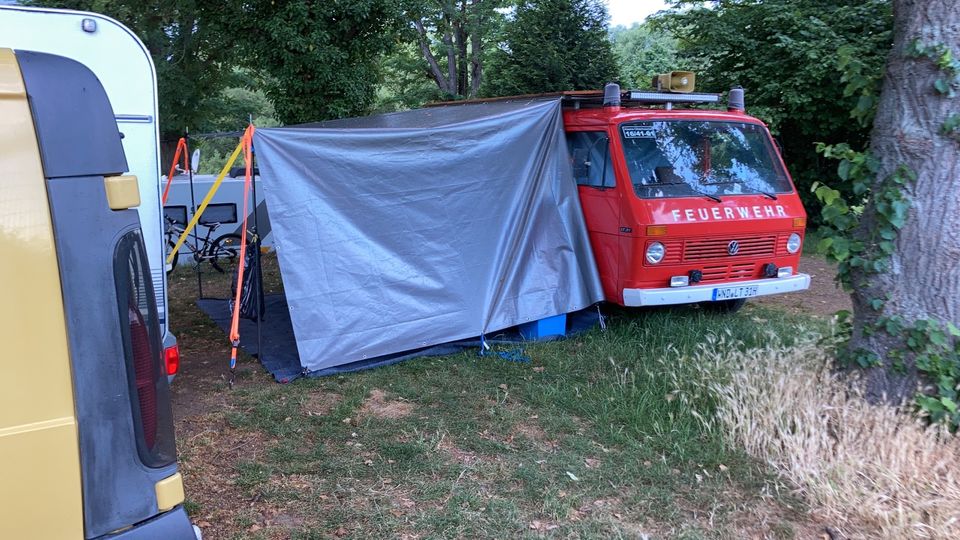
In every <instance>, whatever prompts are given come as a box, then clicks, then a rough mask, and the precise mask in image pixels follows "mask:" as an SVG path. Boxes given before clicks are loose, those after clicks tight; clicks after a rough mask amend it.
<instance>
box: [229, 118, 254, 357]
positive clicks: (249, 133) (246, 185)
mask: <svg viewBox="0 0 960 540" xmlns="http://www.w3.org/2000/svg"><path fill="white" fill-rule="evenodd" d="M253 131H254V128H253V124H250V125H249V126H248V127H247V130H246V131H245V132H244V133H243V139H241V140H240V146H242V147H243V162H244V165H245V166H246V170H245V172H244V177H243V226H242V227H241V229H240V260H239V262H238V263H237V264H238V266H237V288H236V293H235V295H234V298H233V319H232V320H231V322H230V344H231V346H232V348H231V350H230V369H231V370H233V369H234V368H236V367H237V347H239V346H240V295H241V294H242V293H243V271H244V269H245V268H244V267H245V265H246V261H247V218H248V214H249V209H248V208H249V198H250V184H251V182H252V178H253V175H252V166H253Z"/></svg>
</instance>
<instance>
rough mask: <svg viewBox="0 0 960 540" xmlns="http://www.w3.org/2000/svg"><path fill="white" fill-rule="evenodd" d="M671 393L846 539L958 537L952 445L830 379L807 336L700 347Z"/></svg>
mask: <svg viewBox="0 0 960 540" xmlns="http://www.w3.org/2000/svg"><path fill="white" fill-rule="evenodd" d="M685 362H691V363H692V364H693V365H694V366H696V368H697V369H698V370H699V371H700V373H701V375H702V376H701V377H698V378H696V380H690V379H689V378H686V379H685V380H676V381H675V384H676V385H677V389H678V394H679V395H680V397H681V399H685V400H687V401H689V402H690V403H691V406H694V407H700V408H701V409H703V408H705V407H704V404H706V403H709V408H710V409H711V411H710V412H709V413H707V412H705V411H704V410H701V411H700V413H701V418H702V420H703V422H704V424H705V425H707V427H708V428H710V429H718V430H720V432H721V433H723V434H724V437H726V438H727V440H728V442H729V443H730V444H732V445H735V446H738V447H740V448H743V449H744V450H745V451H746V452H747V453H748V454H750V455H751V456H754V457H755V458H757V459H760V460H762V461H764V462H766V463H768V464H769V465H770V466H771V467H772V468H773V469H774V470H775V471H776V472H777V473H778V474H779V475H780V476H781V478H783V479H784V480H785V481H786V482H787V483H788V484H789V485H791V486H792V487H793V488H795V489H796V491H797V494H798V495H799V496H801V497H802V498H803V499H804V500H805V501H807V503H808V504H809V505H810V508H811V511H812V512H813V513H814V514H815V516H816V517H817V518H818V519H819V520H821V521H823V522H824V523H825V524H829V525H831V526H833V527H834V528H835V529H836V530H838V531H839V532H840V533H841V534H842V535H843V536H844V537H846V538H851V539H855V538H898V539H899V538H931V539H940V538H943V539H957V538H960V438H958V437H957V436H954V435H951V434H949V433H947V432H946V431H945V430H943V429H940V428H937V427H929V426H926V425H925V424H924V423H923V422H922V421H920V420H918V419H917V418H916V416H915V415H914V414H913V413H912V412H911V411H900V410H896V409H894V408H891V407H885V406H873V405H870V404H868V403H867V402H866V401H864V400H863V399H861V397H860V395H859V394H858V392H856V391H855V390H851V388H853V387H855V386H856V385H850V384H846V383H845V382H844V381H841V380H839V379H838V377H837V376H836V375H835V374H834V373H832V372H831V370H830V369H829V366H830V365H831V358H830V357H829V351H828V350H825V347H823V346H822V345H821V344H820V343H819V342H818V340H817V337H816V336H812V335H803V333H802V332H800V337H798V338H797V339H796V341H795V342H794V343H793V344H791V345H785V344H783V343H782V342H781V341H780V340H778V339H777V338H776V337H774V336H771V337H770V342H769V343H768V344H767V345H766V346H763V347H759V348H752V349H748V348H745V347H743V346H742V345H741V344H738V343H731V342H730V340H729V338H727V339H723V338H721V339H710V340H708V341H707V342H706V343H705V344H704V345H703V346H702V347H701V348H700V349H699V351H698V353H697V354H695V355H694V357H692V358H688V359H686V360H685Z"/></svg>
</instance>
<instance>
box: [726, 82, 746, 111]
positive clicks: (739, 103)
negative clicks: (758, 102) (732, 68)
mask: <svg viewBox="0 0 960 540" xmlns="http://www.w3.org/2000/svg"><path fill="white" fill-rule="evenodd" d="M727 110H728V111H731V112H744V111H746V110H747V108H746V104H745V102H744V99H743V87H742V86H734V87H733V88H731V89H730V93H729V94H727Z"/></svg>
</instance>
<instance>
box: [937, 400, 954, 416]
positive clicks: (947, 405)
mask: <svg viewBox="0 0 960 540" xmlns="http://www.w3.org/2000/svg"><path fill="white" fill-rule="evenodd" d="M940 403H941V404H943V408H945V409H946V410H948V411H950V412H952V413H955V412H957V403H956V402H955V401H953V400H952V399H950V398H947V397H942V398H940Z"/></svg>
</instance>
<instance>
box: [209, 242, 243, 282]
mask: <svg viewBox="0 0 960 540" xmlns="http://www.w3.org/2000/svg"><path fill="white" fill-rule="evenodd" d="M239 256H240V235H239V234H233V233H229V234H225V235H223V236H220V237H218V238H217V239H216V240H214V241H213V244H211V245H210V265H211V266H213V268H214V270H216V271H217V272H221V273H222V272H224V269H223V268H222V267H221V266H220V265H221V264H222V263H227V264H230V263H232V262H233V261H235V260H237V257H239Z"/></svg>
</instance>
